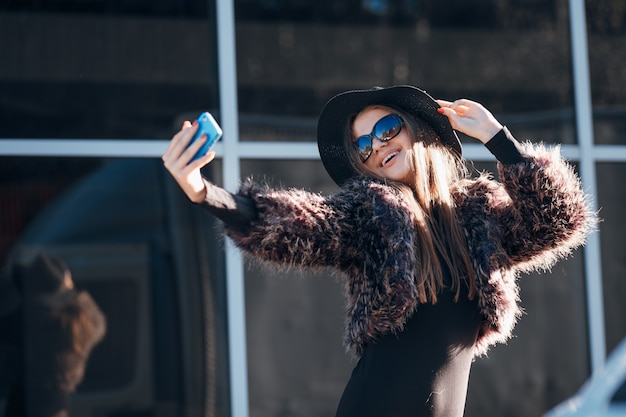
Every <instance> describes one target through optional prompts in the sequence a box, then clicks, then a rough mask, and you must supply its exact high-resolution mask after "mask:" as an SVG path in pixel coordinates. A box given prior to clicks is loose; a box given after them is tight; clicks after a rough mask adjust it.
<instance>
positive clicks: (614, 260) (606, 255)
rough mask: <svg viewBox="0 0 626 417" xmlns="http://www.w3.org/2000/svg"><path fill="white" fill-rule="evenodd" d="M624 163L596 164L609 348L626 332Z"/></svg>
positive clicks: (613, 346)
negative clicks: (625, 304) (623, 244)
mask: <svg viewBox="0 0 626 417" xmlns="http://www.w3.org/2000/svg"><path fill="white" fill-rule="evenodd" d="M624 175H626V163H600V164H598V165H597V176H598V205H599V207H601V211H600V215H601V217H602V223H601V224H600V238H601V247H602V280H603V282H602V284H603V288H604V320H605V326H606V339H607V351H608V352H611V351H612V350H613V349H614V348H615V347H616V346H617V344H618V343H619V342H620V341H621V340H622V339H623V338H624V337H625V336H626V317H625V315H624V304H623V300H624V297H626V283H625V282H624V268H626V261H625V260H624V250H623V247H622V245H621V244H620V242H621V240H622V238H623V236H624V233H626V222H624V193H623V192H622V190H623V185H622V183H623V178H624Z"/></svg>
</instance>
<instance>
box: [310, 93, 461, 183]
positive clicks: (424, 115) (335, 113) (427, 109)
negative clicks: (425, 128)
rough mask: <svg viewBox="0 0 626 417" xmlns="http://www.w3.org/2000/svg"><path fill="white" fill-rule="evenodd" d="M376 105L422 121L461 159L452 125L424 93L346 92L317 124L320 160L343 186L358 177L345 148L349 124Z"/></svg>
mask: <svg viewBox="0 0 626 417" xmlns="http://www.w3.org/2000/svg"><path fill="white" fill-rule="evenodd" d="M375 104H380V105H388V106H392V107H395V108H399V109H401V110H404V111H406V112H407V113H409V114H411V115H414V116H417V117H419V118H421V119H422V120H424V121H425V122H427V123H428V124H430V125H431V126H432V128H433V130H434V131H435V133H437V135H438V136H439V138H440V139H441V141H442V143H443V144H444V145H445V146H447V147H448V148H450V149H451V150H452V151H453V152H454V153H455V154H457V155H458V156H459V157H460V156H461V154H462V148H461V142H460V141H459V138H458V136H457V135H456V132H455V131H454V129H452V126H451V125H450V121H449V120H448V118H447V117H446V116H444V115H442V114H439V113H438V112H437V109H438V108H439V104H437V102H436V101H435V99H433V98H432V97H431V96H430V95H429V94H428V93H426V92H425V91H424V90H421V89H419V88H417V87H414V86H411V85H397V86H392V87H386V88H383V87H374V88H372V89H369V90H352V91H346V92H343V93H340V94H338V95H336V96H334V97H333V98H331V99H330V100H329V101H328V103H326V105H325V106H324V108H323V109H322V112H321V113H320V117H319V120H318V123H317V146H318V149H319V152H320V158H321V159H322V163H323V164H324V167H325V168H326V171H328V174H329V175H330V176H331V178H332V179H333V181H335V182H336V183H337V184H338V185H339V186H341V185H343V184H344V183H345V182H346V181H347V180H348V179H350V178H352V177H354V176H356V175H358V173H357V170H356V169H355V167H353V166H352V163H351V160H350V158H349V157H348V150H347V149H346V145H345V139H344V135H345V132H346V124H347V123H348V122H349V119H350V118H351V117H352V116H354V115H356V114H357V113H358V112H360V111H361V110H363V108H365V107H367V106H369V105H375Z"/></svg>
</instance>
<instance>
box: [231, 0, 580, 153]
mask: <svg viewBox="0 0 626 417" xmlns="http://www.w3.org/2000/svg"><path fill="white" fill-rule="evenodd" d="M235 5H236V17H237V51H238V71H237V75H238V80H239V95H240V97H239V105H240V109H241V112H242V120H243V119H244V117H245V116H246V115H255V116H256V117H258V118H259V120H261V119H262V118H263V117H267V118H268V119H272V120H275V121H274V129H275V131H274V132H272V133H273V134H272V135H265V134H263V135H259V136H257V135H256V134H255V133H254V129H255V124H254V123H251V125H249V126H245V127H247V128H249V129H250V135H249V136H248V134H247V133H246V140H265V138H266V137H270V138H272V140H306V139H307V138H306V137H303V136H301V135H299V134H294V133H293V132H292V131H290V130H288V129H285V128H284V126H285V125H289V124H290V122H289V119H290V118H291V117H297V118H301V117H304V118H310V119H311V121H310V123H311V126H312V127H311V132H310V134H309V140H314V134H315V130H314V126H315V118H316V117H317V115H318V114H319V112H320V111H321V109H322V107H323V105H324V103H325V102H326V101H327V100H328V99H329V98H330V97H331V96H332V95H333V94H335V93H338V92H341V91H344V90H349V89H355V88H356V89H360V88H370V87H372V86H376V85H383V86H384V85H391V84H413V85H417V86H420V87H422V88H424V89H426V90H428V91H429V92H430V93H431V94H432V95H434V96H436V97H440V98H446V99H456V98H459V97H468V98H472V99H476V100H478V101H481V102H484V103H485V104H486V105H487V106H488V107H489V108H490V109H491V110H493V111H494V113H495V114H496V115H498V116H499V117H500V118H501V119H502V121H503V122H506V123H507V124H508V125H509V126H510V127H511V129H512V130H513V131H515V132H517V134H518V136H520V137H523V138H525V139H534V140H538V139H543V140H546V141H549V142H558V143H574V141H575V134H574V127H573V126H574V120H573V100H572V86H571V84H572V77H571V71H570V66H571V64H570V62H571V59H570V49H569V21H568V14H567V2H566V1H564V0H552V1H541V2H532V4H527V3H524V4H522V3H519V2H495V1H487V2H480V3H479V4H478V5H477V3H476V2H466V1H461V0H453V1H447V2H446V3H445V5H444V4H442V3H440V2H434V1H432V2H431V1H429V2H417V1H405V2H390V1H362V2H348V1H332V2H330V1H323V2H315V1H300V2H297V3H294V4H291V3H290V5H288V4H287V3H285V2H272V1H263V0H237V1H236V2H235ZM276 119H278V120H276ZM280 119H283V120H282V121H281V120H280ZM242 123H243V122H242ZM264 132H265V130H264ZM292 135H293V136H292ZM242 136H243V134H242ZM292 138H293V139H292Z"/></svg>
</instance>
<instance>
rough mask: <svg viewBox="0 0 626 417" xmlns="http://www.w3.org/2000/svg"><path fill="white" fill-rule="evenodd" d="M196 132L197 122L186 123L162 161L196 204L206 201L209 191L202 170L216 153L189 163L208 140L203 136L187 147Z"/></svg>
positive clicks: (173, 139)
mask: <svg viewBox="0 0 626 417" xmlns="http://www.w3.org/2000/svg"><path fill="white" fill-rule="evenodd" d="M196 130H198V123H197V122H194V123H193V124H191V123H189V121H185V122H184V123H183V127H182V129H181V130H180V131H179V132H178V133H176V134H175V135H174V137H173V138H172V140H171V142H170V145H169V146H168V147H167V150H166V151H165V153H164V154H163V156H162V157H161V159H162V160H163V165H165V168H166V169H167V170H168V171H169V173H170V174H171V175H172V177H174V179H175V180H176V182H177V183H178V185H179V186H180V188H182V190H183V191H184V192H185V194H186V195H187V198H189V200H191V201H192V202H194V203H201V202H202V201H204V199H205V197H206V192H207V191H206V186H205V184H204V179H203V178H202V174H201V173H200V168H202V167H203V166H205V165H206V164H208V163H209V162H211V161H212V160H213V158H215V152H213V151H211V152H208V153H207V154H206V155H204V156H202V157H200V158H198V159H196V160H195V161H192V162H189V161H190V160H191V158H192V157H193V156H194V155H195V154H196V152H198V149H200V147H201V146H202V145H203V144H204V143H205V142H206V140H207V138H206V135H202V136H201V137H200V138H199V139H198V140H196V141H195V142H194V143H192V144H191V145H190V146H189V147H187V145H188V144H189V142H190V141H191V138H192V137H193V135H194V133H196Z"/></svg>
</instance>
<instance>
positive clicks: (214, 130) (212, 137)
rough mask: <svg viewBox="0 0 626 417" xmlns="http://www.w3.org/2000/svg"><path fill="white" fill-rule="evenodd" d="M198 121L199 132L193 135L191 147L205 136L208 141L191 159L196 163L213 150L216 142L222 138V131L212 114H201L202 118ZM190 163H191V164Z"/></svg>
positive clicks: (199, 117)
mask: <svg viewBox="0 0 626 417" xmlns="http://www.w3.org/2000/svg"><path fill="white" fill-rule="evenodd" d="M196 120H197V121H198V130H197V131H196V134H195V135H193V138H191V141H190V142H189V144H190V145H191V144H192V143H193V142H194V141H195V140H196V139H198V138H199V137H200V136H202V135H203V134H205V135H206V136H207V141H206V142H205V143H204V145H202V147H201V148H200V149H198V152H196V154H195V155H194V156H193V158H191V161H195V160H196V159H198V158H200V157H201V156H204V155H206V154H207V152H209V150H211V147H212V146H213V144H215V142H217V141H218V140H220V138H221V137H222V129H221V128H220V126H219V125H218V124H217V122H216V121H215V119H214V118H213V116H212V115H211V113H209V112H204V113H201V114H200V116H198V118H197V119H196ZM191 161H189V162H191Z"/></svg>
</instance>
